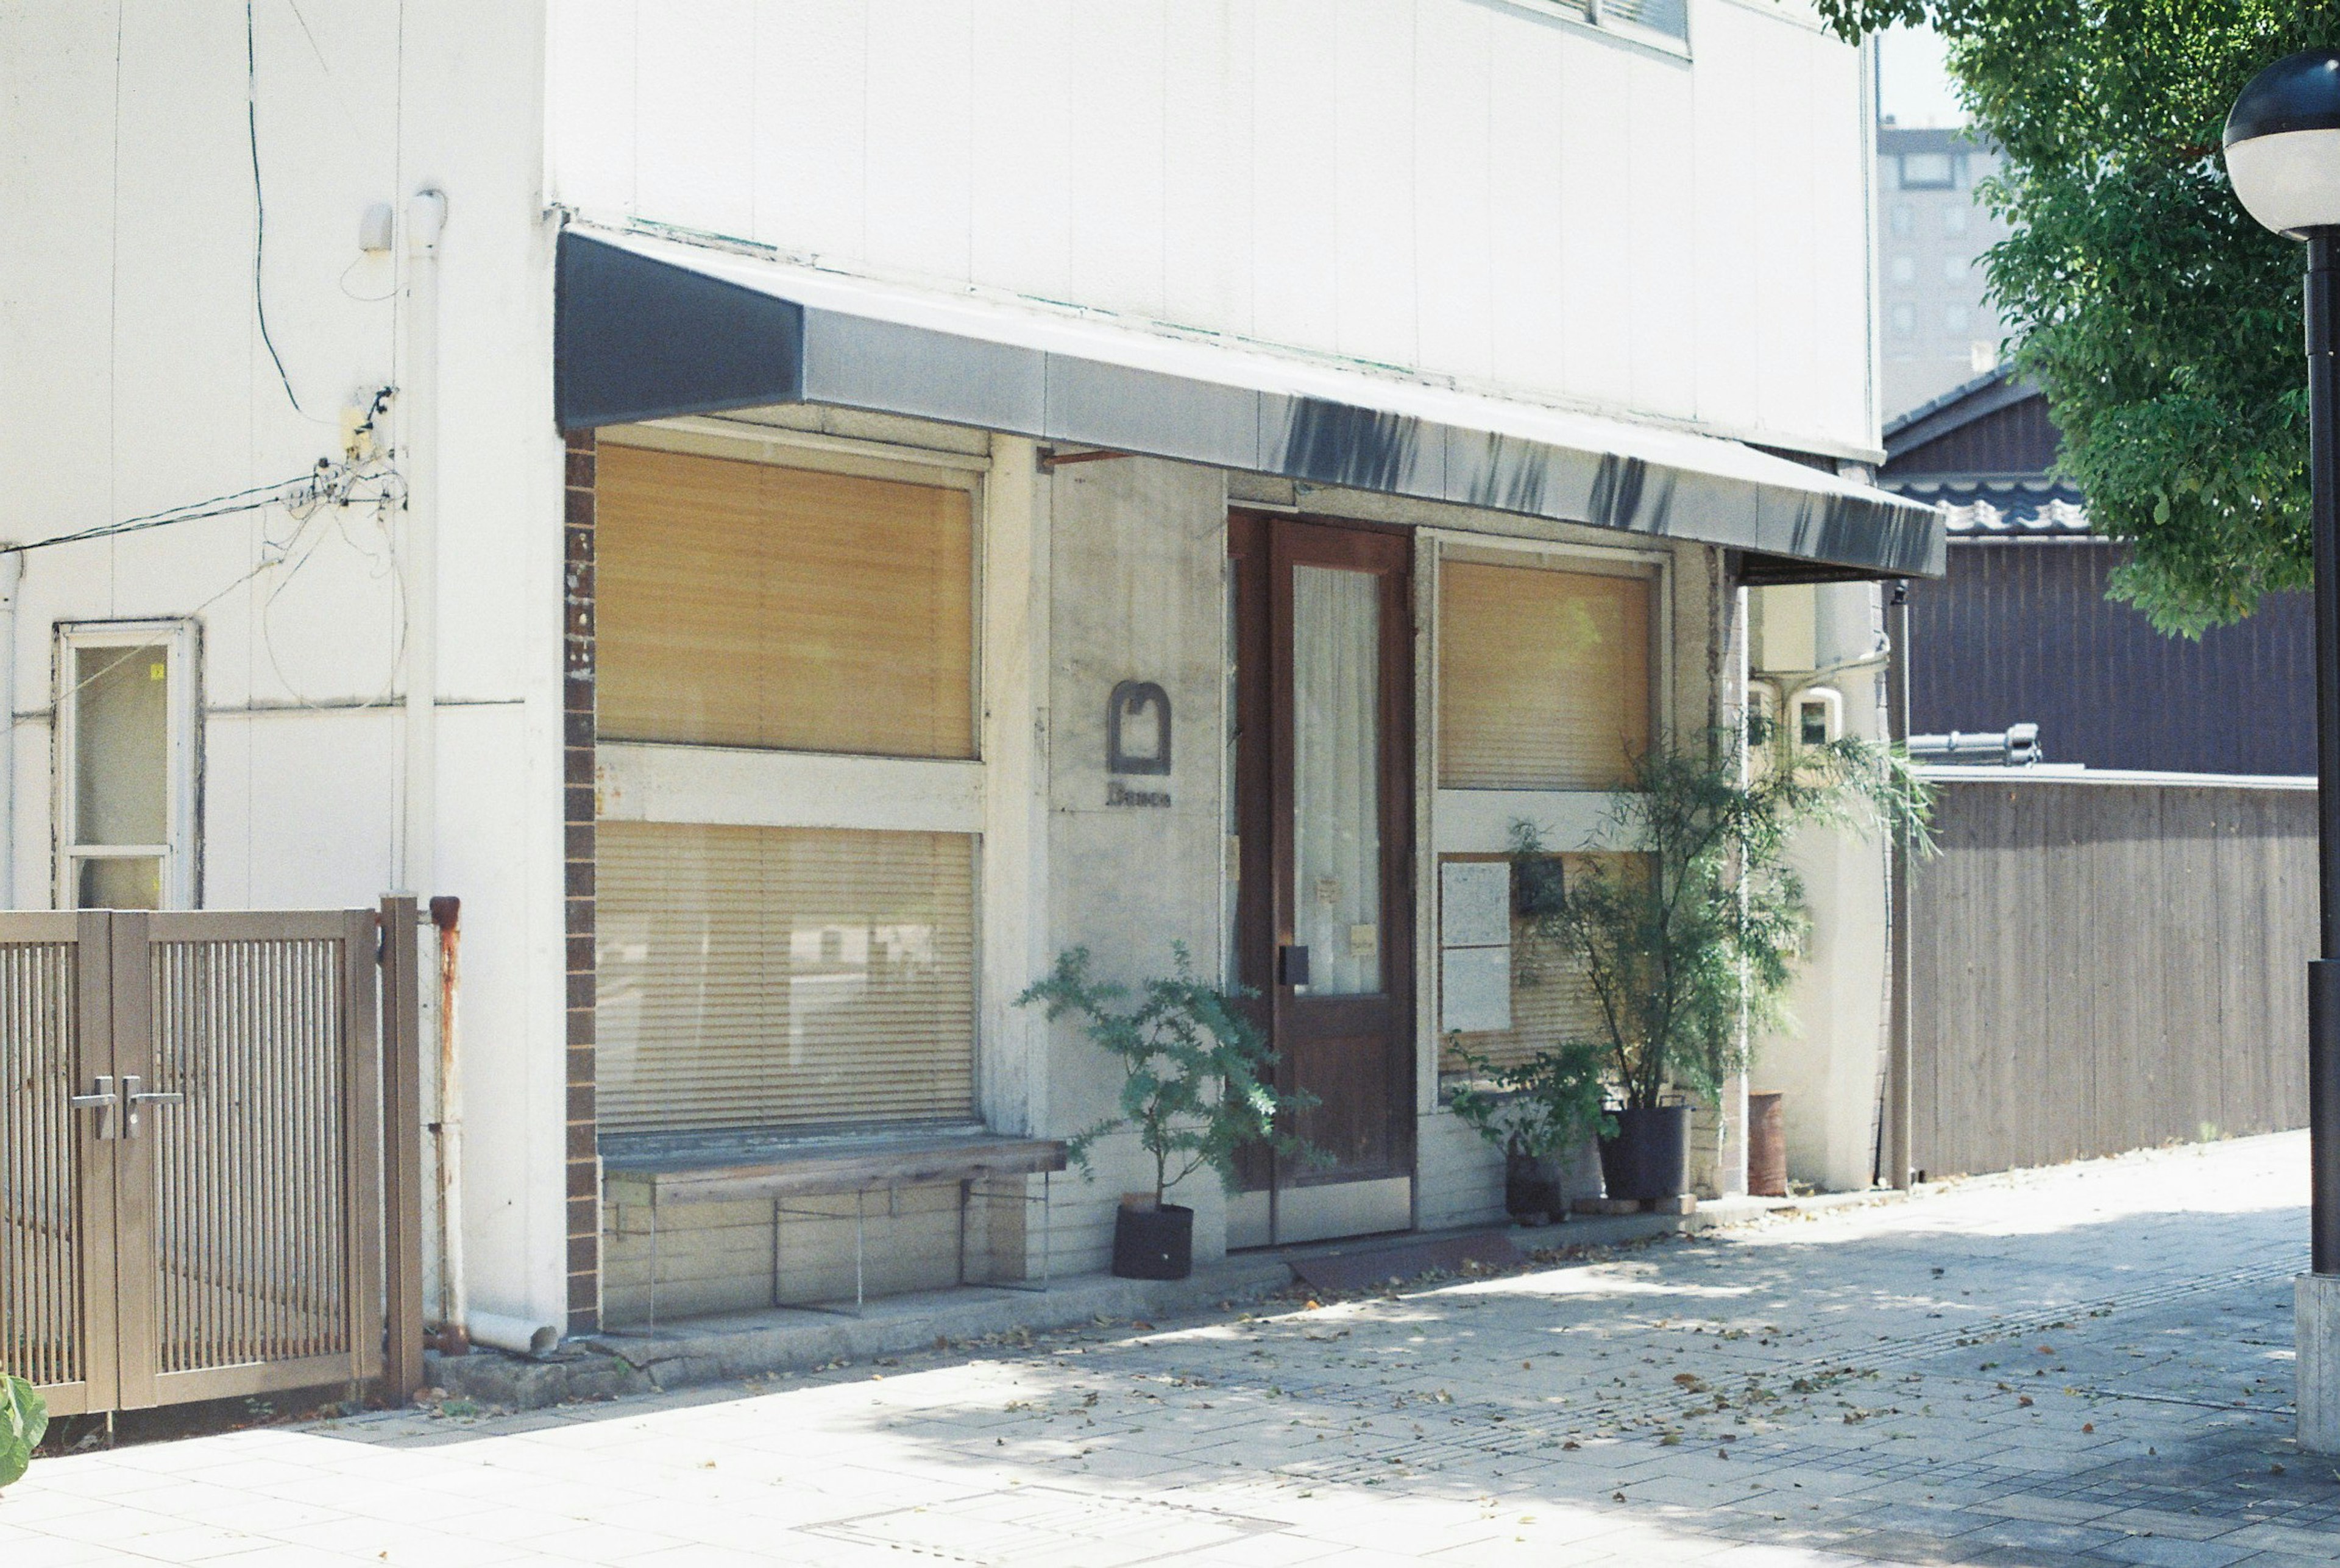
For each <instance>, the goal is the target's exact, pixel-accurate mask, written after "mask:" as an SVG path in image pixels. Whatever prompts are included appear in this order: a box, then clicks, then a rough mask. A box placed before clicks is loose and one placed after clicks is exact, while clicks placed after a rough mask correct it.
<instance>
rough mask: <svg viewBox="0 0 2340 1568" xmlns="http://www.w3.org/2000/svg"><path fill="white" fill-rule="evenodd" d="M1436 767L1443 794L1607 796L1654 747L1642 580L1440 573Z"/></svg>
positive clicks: (1446, 568) (1515, 571)
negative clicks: (1588, 792) (1635, 759)
mask: <svg viewBox="0 0 2340 1568" xmlns="http://www.w3.org/2000/svg"><path fill="white" fill-rule="evenodd" d="M1439 591H1440V600H1441V602H1440V615H1439V630H1438V639H1439V656H1438V658H1439V670H1438V681H1439V684H1438V767H1439V783H1440V785H1441V786H1442V787H1443V788H1444V789H1615V788H1617V787H1619V786H1620V785H1622V784H1623V783H1625V782H1626V781H1627V779H1629V778H1630V776H1631V774H1630V767H1629V763H1630V759H1631V757H1632V755H1633V754H1634V753H1635V752H1637V751H1639V750H1641V749H1644V748H1646V747H1647V746H1648V745H1649V743H1650V709H1651V690H1650V615H1651V597H1652V583H1651V580H1650V579H1649V578H1646V577H1621V576H1608V575H1601V574H1596V573H1592V572H1581V571H1546V570H1542V569H1540V568H1535V567H1519V566H1484V565H1480V564H1477V563H1475V562H1472V561H1447V562H1444V563H1443V564H1442V565H1441V567H1440V568H1439Z"/></svg>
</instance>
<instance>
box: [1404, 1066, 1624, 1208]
mask: <svg viewBox="0 0 2340 1568" xmlns="http://www.w3.org/2000/svg"><path fill="white" fill-rule="evenodd" d="M1454 1054H1455V1056H1456V1057H1458V1058H1459V1059H1460V1060H1461V1061H1462V1062H1463V1066H1464V1067H1467V1068H1468V1069H1469V1070H1470V1071H1471V1073H1472V1081H1470V1082H1467V1083H1465V1084H1463V1085H1462V1086H1461V1087H1457V1088H1456V1089H1454V1090H1453V1093H1451V1094H1449V1095H1448V1096H1447V1098H1446V1105H1447V1108H1448V1109H1450V1110H1452V1111H1453V1113H1454V1114H1455V1116H1458V1117H1459V1118H1461V1120H1462V1121H1463V1125H1464V1126H1469V1127H1471V1128H1472V1129H1473V1130H1474V1131H1476V1132H1477V1133H1478V1135H1479V1136H1481V1137H1482V1138H1484V1139H1486V1140H1487V1141H1488V1142H1489V1143H1490V1144H1492V1145H1493V1146H1495V1147H1497V1148H1499V1149H1501V1150H1502V1151H1503V1209H1504V1212H1505V1213H1507V1214H1509V1215H1510V1216H1512V1218H1514V1219H1517V1220H1522V1221H1529V1222H1540V1221H1542V1220H1556V1219H1564V1218H1566V1217H1567V1215H1568V1200H1567V1195H1566V1194H1565V1193H1564V1192H1562V1189H1561V1170H1560V1156H1562V1154H1564V1153H1565V1152H1566V1151H1568V1150H1569V1149H1571V1148H1574V1147H1576V1146H1578V1145H1579V1143H1580V1140H1581V1139H1582V1138H1583V1137H1584V1136H1585V1135H1587V1134H1588V1133H1601V1134H1604V1135H1605V1134H1610V1133H1613V1132H1614V1131H1615V1130H1616V1124H1615V1122H1614V1121H1613V1120H1612V1119H1611V1117H1610V1116H1608V1115H1607V1114H1606V1112H1605V1110H1604V1108H1603V1106H1604V1102H1605V1100H1606V1098H1607V1094H1608V1090H1607V1086H1606V1085H1605V1084H1604V1083H1603V1082H1602V1067H1603V1063H1604V1059H1605V1057H1606V1055H1607V1053H1606V1052H1605V1051H1604V1050H1603V1048H1602V1047H1601V1046H1600V1045H1598V1044H1596V1043H1594V1042H1591V1041H1586V1040H1572V1041H1570V1042H1568V1043H1567V1044H1564V1045H1562V1046H1560V1047H1558V1048H1556V1049H1552V1050H1542V1051H1538V1052H1536V1053H1535V1055H1533V1056H1532V1057H1528V1058H1527V1059H1526V1060H1525V1061H1522V1062H1516V1063H1512V1064H1511V1065H1509V1066H1498V1065H1497V1064H1496V1063H1494V1062H1492V1061H1490V1060H1489V1059H1488V1058H1486V1057H1482V1056H1480V1055H1478V1054H1477V1053H1476V1052H1473V1051H1469V1050H1465V1049H1463V1047H1462V1046H1461V1044H1460V1043H1459V1042H1458V1043H1457V1044H1456V1045H1455V1047H1454Z"/></svg>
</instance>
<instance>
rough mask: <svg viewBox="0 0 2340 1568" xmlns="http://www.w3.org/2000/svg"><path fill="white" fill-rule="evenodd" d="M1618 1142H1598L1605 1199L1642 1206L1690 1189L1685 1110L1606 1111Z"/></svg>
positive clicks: (1687, 1130)
mask: <svg viewBox="0 0 2340 1568" xmlns="http://www.w3.org/2000/svg"><path fill="white" fill-rule="evenodd" d="M1610 1115H1611V1116H1614V1117H1616V1119H1617V1136H1615V1137H1613V1138H1602V1139H1601V1180H1602V1181H1603V1182H1604V1183H1605V1184H1606V1185H1607V1186H1608V1188H1609V1196H1611V1197H1618V1198H1637V1199H1640V1200H1641V1201H1642V1202H1644V1203H1647V1202H1651V1201H1652V1200H1654V1199H1657V1198H1668V1197H1679V1196H1681V1194H1682V1192H1683V1191H1684V1190H1685V1189H1686V1188H1687V1187H1688V1186H1690V1107H1688V1106H1651V1107H1645V1108H1643V1109H1640V1110H1633V1109H1627V1110H1621V1111H1611V1113H1610Z"/></svg>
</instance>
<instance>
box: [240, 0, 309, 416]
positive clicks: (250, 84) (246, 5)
mask: <svg viewBox="0 0 2340 1568" xmlns="http://www.w3.org/2000/svg"><path fill="white" fill-rule="evenodd" d="M252 7H253V0H243V124H244V130H245V131H246V132H247V133H248V134H249V139H250V141H251V144H252V306H253V310H254V311H255V312H257V313H259V316H260V341H261V342H263V343H264V344H265V345H267V348H268V358H269V361H270V362H271V363H273V364H274V365H275V367H276V379H277V381H278V382H282V383H283V387H284V401H285V402H289V403H291V404H292V412H294V413H297V414H299V415H300V416H301V417H302V418H303V419H306V418H308V417H309V411H308V410H307V409H304V408H302V406H301V400H300V398H299V397H297V396H296V395H294V393H293V391H292V377H291V376H288V375H286V374H285V373H284V356H283V355H282V354H280V353H278V352H276V340H275V339H273V338H272V337H270V336H269V335H268V294H267V291H266V289H264V288H263V286H262V283H261V261H262V258H263V257H264V256H266V255H267V253H268V200H267V197H266V195H265V194H263V191H262V188H261V182H260V55H259V51H258V50H257V48H256V47H255V46H254V45H253V25H252ZM302 25H303V26H304V27H305V26H306V25H307V24H306V23H303V24H302Z"/></svg>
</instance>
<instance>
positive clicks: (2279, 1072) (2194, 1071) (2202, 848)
mask: <svg viewBox="0 0 2340 1568" xmlns="http://www.w3.org/2000/svg"><path fill="white" fill-rule="evenodd" d="M1945 772H1950V773H1951V777H1950V778H1948V779H1943V774H1944V773H1945ZM1971 775H1972V776H1969V770H1958V771H1955V772H1952V771H1951V770H1948V769H1942V770H1937V771H1936V773H1935V777H1936V778H1937V779H1938V780H1941V803H1940V809H1939V812H1938V817H1937V819H1936V821H1937V830H1938V835H1939V838H1940V840H1941V846H1942V853H1941V854H1940V855H1939V856H1938V858H1934V859H1931V860H1929V861H1923V862H1920V863H1919V865H1918V866H1917V868H1916V874H1915V880H1914V886H1913V888H1912V891H1911V896H1910V899H1909V939H1910V987H1909V996H1910V1011H1909V1020H1910V1036H1911V1039H1910V1047H1911V1074H1910V1078H1911V1091H1912V1093H1911V1120H1912V1128H1911V1130H1912V1134H1913V1137H1912V1143H1911V1149H1910V1155H1911V1163H1912V1164H1913V1165H1914V1166H1916V1167H1917V1168H1918V1169H1919V1170H1921V1171H1924V1172H1926V1173H1927V1174H1928V1175H1929V1176H1947V1175H1951V1174H1954V1173H1959V1172H1964V1173H1969V1174H1971V1173H1976V1172H1981V1171H1991V1170H2006V1169H2010V1168H2013V1167H2016V1166H2041V1165H2050V1164H2054V1163H2056V1162H2058V1161H2062V1160H2070V1159H2086V1158H2089V1157H2091V1156H2099V1155H2108V1154H2116V1153H2118V1152H2120V1151H2121V1150H2124V1149H2133V1148H2144V1147H2150V1146H2157V1145H2161V1144H2166V1143H2174V1142H2184V1141H2192V1140H2197V1139H2207V1138H2215V1137H2221V1136H2235V1135H2238V1134H2245V1133H2257V1132H2269V1131H2274V1130H2276V1129H2278V1128H2285V1127H2297V1126H2305V1125H2306V1121H2307V1082H2306V1031H2307V1019H2306V1011H2307V961H2308V959H2309V958H2311V957H2313V956H2314V951H2315V791H2314V789H2313V788H2312V787H2311V786H2312V781H2310V780H2305V779H2302V780H2296V781H2295V780H2290V779H2283V780H2271V779H2187V778H2183V777H2178V776H2172V775H2167V774H2158V775H2157V774H2134V773H2132V774H2118V773H2114V774H2104V773H2096V774H2089V775H2070V774H2067V775H2062V776H2057V775H2056V774H2054V773H2050V772H2044V771H2024V772H2016V771H2013V770H2005V771H1999V770H1994V771H1992V772H1988V773H1984V772H1982V770H1980V769H1974V770H1971Z"/></svg>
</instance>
